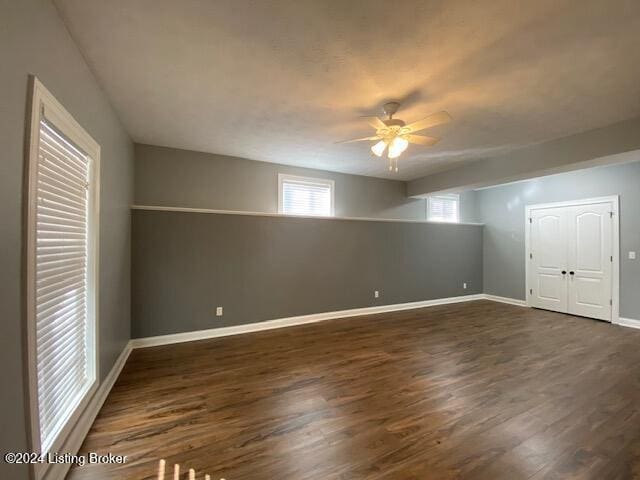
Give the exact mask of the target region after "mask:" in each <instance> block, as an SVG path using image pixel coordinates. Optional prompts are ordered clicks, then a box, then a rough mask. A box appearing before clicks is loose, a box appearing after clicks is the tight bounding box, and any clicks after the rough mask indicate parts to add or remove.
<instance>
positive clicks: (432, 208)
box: [427, 194, 460, 223]
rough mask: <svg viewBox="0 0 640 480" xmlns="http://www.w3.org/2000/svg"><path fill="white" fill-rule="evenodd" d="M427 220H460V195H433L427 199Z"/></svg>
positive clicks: (453, 221)
mask: <svg viewBox="0 0 640 480" xmlns="http://www.w3.org/2000/svg"><path fill="white" fill-rule="evenodd" d="M427 220H429V221H432V222H451V223H458V222H459V221H460V196H459V195H454V194H449V195H431V196H429V197H428V199H427Z"/></svg>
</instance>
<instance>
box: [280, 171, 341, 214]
mask: <svg viewBox="0 0 640 480" xmlns="http://www.w3.org/2000/svg"><path fill="white" fill-rule="evenodd" d="M333 190H334V182H333V180H324V179H320V178H306V177H295V176H291V175H283V174H280V175H278V212H279V213H283V214H286V215H309V216H321V217H331V216H333V198H334V194H333Z"/></svg>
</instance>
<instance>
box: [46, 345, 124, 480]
mask: <svg viewBox="0 0 640 480" xmlns="http://www.w3.org/2000/svg"><path fill="white" fill-rule="evenodd" d="M131 350H132V348H131V341H129V342H128V343H127V345H126V346H125V347H124V349H123V350H122V353H120V355H119V356H118V358H117V360H116V362H115V363H114V364H113V367H112V368H111V371H110V372H109V374H108V375H107V376H106V378H105V379H104V380H103V381H102V383H101V384H100V386H99V387H98V390H96V393H95V394H94V395H93V397H92V398H91V400H90V401H89V404H88V405H87V408H85V410H84V411H83V412H82V415H80V418H79V419H78V421H77V423H76V425H75V426H74V427H73V430H71V432H70V433H69V436H68V437H67V439H66V440H65V442H64V443H63V444H62V446H61V447H60V449H59V452H60V453H69V454H72V455H75V454H77V453H78V451H79V450H80V447H81V446H82V442H84V439H85V437H86V436H87V433H89V429H90V428H91V426H92V425H93V421H94V420H95V419H96V417H97V416H98V412H100V409H101V408H102V405H103V404H104V401H105V400H106V399H107V395H109V392H111V388H112V387H113V384H114V383H116V380H117V379H118V376H119V375H120V372H121V371H122V367H124V364H125V363H126V362H127V359H128V358H129V354H130V353H131ZM70 468H71V464H68V463H53V464H50V467H49V468H48V469H47V471H46V472H45V473H44V476H43V479H44V480H62V479H64V478H65V476H66V475H67V473H68V471H69V469H70Z"/></svg>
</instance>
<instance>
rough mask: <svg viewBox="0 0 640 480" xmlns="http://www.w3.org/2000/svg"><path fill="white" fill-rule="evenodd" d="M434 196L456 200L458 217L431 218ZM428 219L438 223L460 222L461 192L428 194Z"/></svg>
mask: <svg viewBox="0 0 640 480" xmlns="http://www.w3.org/2000/svg"><path fill="white" fill-rule="evenodd" d="M433 198H443V199H447V200H453V199H455V201H456V219H455V220H434V219H432V218H431V202H432V199H433ZM427 221H428V222H436V223H460V194H459V193H441V194H435V195H429V196H427Z"/></svg>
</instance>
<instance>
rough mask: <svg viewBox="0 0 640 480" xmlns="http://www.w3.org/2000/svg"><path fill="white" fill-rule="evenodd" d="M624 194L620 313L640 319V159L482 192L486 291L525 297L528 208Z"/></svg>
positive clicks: (513, 296)
mask: <svg viewBox="0 0 640 480" xmlns="http://www.w3.org/2000/svg"><path fill="white" fill-rule="evenodd" d="M637 158H638V160H640V154H637ZM607 195H620V252H621V257H622V258H621V265H620V316H622V317H626V318H634V319H640V295H638V293H639V291H640V290H639V286H640V260H629V259H628V255H627V253H628V252H629V251H630V250H633V251H637V252H639V251H640V213H639V211H638V206H639V205H640V162H634V163H628V164H624V165H616V166H608V167H597V168H590V169H586V170H580V171H576V172H570V173H563V174H559V175H553V176H550V177H543V178H539V179H535V180H529V181H526V182H520V183H515V184H512V185H504V186H500V187H495V188H489V189H486V190H480V191H478V192H477V199H478V204H479V214H480V218H479V220H480V221H483V222H484V223H485V228H484V242H483V243H484V247H483V257H484V269H483V270H484V291H485V293H489V294H493V295H500V296H504V297H511V298H518V299H523V300H524V299H525V284H526V279H525V243H524V240H525V239H524V232H525V218H524V212H525V206H526V205H531V204H536V203H547V202H558V201H565V200H577V199H581V198H591V197H600V196H607Z"/></svg>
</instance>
